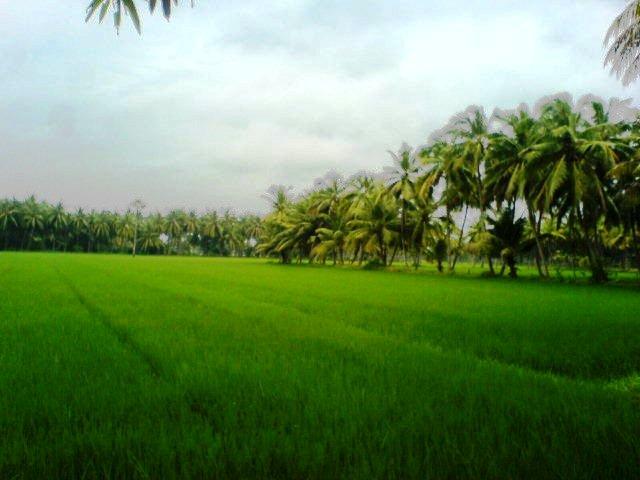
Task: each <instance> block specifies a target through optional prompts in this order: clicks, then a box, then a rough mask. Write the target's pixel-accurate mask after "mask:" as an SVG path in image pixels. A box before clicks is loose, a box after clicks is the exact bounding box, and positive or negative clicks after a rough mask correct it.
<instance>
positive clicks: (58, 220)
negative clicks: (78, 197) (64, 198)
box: [47, 203, 69, 250]
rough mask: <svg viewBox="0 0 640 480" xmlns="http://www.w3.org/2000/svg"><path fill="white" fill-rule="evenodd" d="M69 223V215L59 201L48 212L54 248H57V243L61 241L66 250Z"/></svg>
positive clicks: (50, 234) (48, 222)
mask: <svg viewBox="0 0 640 480" xmlns="http://www.w3.org/2000/svg"><path fill="white" fill-rule="evenodd" d="M68 223H69V215H68V214H67V212H66V211H65V209H64V207H63V206H62V204H61V203H58V204H57V205H56V206H55V207H53V208H52V209H51V210H50V211H49V212H48V219H47V224H48V227H49V236H50V239H51V245H52V246H53V250H56V244H57V243H61V244H63V245H64V249H65V250H66V245H67V238H66V236H67V231H66V229H67V225H68Z"/></svg>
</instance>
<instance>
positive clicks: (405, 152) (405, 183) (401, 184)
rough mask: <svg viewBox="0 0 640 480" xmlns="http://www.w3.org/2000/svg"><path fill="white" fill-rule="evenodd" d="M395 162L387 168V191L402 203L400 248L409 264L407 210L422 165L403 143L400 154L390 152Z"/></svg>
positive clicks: (410, 149)
mask: <svg viewBox="0 0 640 480" xmlns="http://www.w3.org/2000/svg"><path fill="white" fill-rule="evenodd" d="M388 153H389V155H391V158H392V160H393V165H392V166H391V167H385V177H386V178H385V184H386V187H387V190H388V191H389V192H390V193H391V194H392V195H393V196H395V198H396V199H397V200H398V201H399V202H400V247H401V248H402V255H403V257H404V262H405V264H406V263H407V246H406V242H407V236H406V233H407V229H406V224H407V209H408V208H409V203H410V202H411V200H412V199H413V197H414V195H415V191H414V185H415V182H416V180H417V179H418V177H419V175H420V173H421V164H420V162H419V160H418V158H417V156H416V154H415V152H414V151H413V148H411V147H410V146H409V145H407V144H406V143H403V144H402V146H401V147H400V150H398V152H397V153H396V152H391V151H389V152H388Z"/></svg>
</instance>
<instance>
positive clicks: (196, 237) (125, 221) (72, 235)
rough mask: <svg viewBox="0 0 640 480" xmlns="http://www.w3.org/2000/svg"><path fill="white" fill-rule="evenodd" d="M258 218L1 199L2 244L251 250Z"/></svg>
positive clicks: (207, 251)
mask: <svg viewBox="0 0 640 480" xmlns="http://www.w3.org/2000/svg"><path fill="white" fill-rule="evenodd" d="M260 228H261V221H260V218H259V217H257V216H253V215H246V216H236V215H233V214H231V213H230V212H226V213H224V214H222V215H219V214H218V213H217V212H215V211H213V212H208V213H205V214H203V215H198V214H197V213H196V212H184V211H182V210H173V211H171V212H169V213H168V214H167V215H161V214H160V213H156V214H151V215H146V216H145V215H143V214H142V211H141V209H131V210H129V211H127V212H125V213H123V214H119V213H114V212H108V211H102V212H96V211H92V212H84V211H83V210H82V209H78V210H77V211H75V212H68V211H67V210H65V208H64V207H63V206H62V205H61V204H57V205H51V204H49V203H47V202H40V201H37V200H36V199H35V198H34V197H33V196H32V197H29V198H27V199H26V200H24V201H19V200H16V199H5V200H0V249H4V250H52V251H71V252H105V253H106V252H121V253H134V254H135V252H136V251H138V252H142V253H147V254H180V255H222V256H249V255H252V254H254V251H255V245H256V242H257V238H258V237H259V235H260Z"/></svg>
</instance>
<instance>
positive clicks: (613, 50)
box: [604, 0, 640, 86]
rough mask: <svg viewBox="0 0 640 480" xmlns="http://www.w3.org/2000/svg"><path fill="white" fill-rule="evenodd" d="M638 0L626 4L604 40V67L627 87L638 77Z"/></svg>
mask: <svg viewBox="0 0 640 480" xmlns="http://www.w3.org/2000/svg"><path fill="white" fill-rule="evenodd" d="M639 38H640V0H633V1H631V2H629V3H628V4H627V6H626V7H625V8H624V10H622V12H621V13H620V15H618V16H617V17H616V18H615V20H614V21H613V23H612V24H611V26H610V27H609V30H608V31H607V34H606V35H605V38H604V46H605V48H607V53H606V55H605V59H604V65H605V67H606V66H608V67H609V68H610V70H611V73H612V74H614V75H615V76H616V77H617V78H618V79H619V80H622V83H623V85H625V86H627V85H629V84H630V83H631V82H633V81H634V80H636V79H637V78H638V76H639V75H640V42H639V41H638V39H639Z"/></svg>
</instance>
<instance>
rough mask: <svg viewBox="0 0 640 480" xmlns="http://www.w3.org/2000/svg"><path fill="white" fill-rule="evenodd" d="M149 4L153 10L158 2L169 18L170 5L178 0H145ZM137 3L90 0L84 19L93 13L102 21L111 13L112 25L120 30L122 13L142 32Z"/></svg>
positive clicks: (124, 0) (88, 18)
mask: <svg viewBox="0 0 640 480" xmlns="http://www.w3.org/2000/svg"><path fill="white" fill-rule="evenodd" d="M147 3H148V4H149V10H150V11H151V13H153V12H154V10H155V9H156V7H157V6H158V4H162V12H163V14H164V17H165V18H166V19H167V20H169V17H171V9H172V5H177V4H178V0H160V1H158V0H147ZM193 3H194V2H193V0H191V6H193ZM137 5H138V3H137V1H136V0H92V1H91V3H89V5H88V6H87V17H86V20H85V21H87V22H88V21H89V20H91V18H93V17H94V16H95V15H97V16H98V21H99V22H100V23H102V21H103V20H104V19H105V17H106V16H107V15H108V14H109V13H112V14H113V25H114V26H115V28H116V31H119V30H120V25H121V23H122V17H123V16H124V15H127V16H129V18H131V22H132V23H133V26H134V27H135V28H136V30H137V31H138V33H139V34H141V33H142V23H141V21H140V14H139V12H138V7H137Z"/></svg>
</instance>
